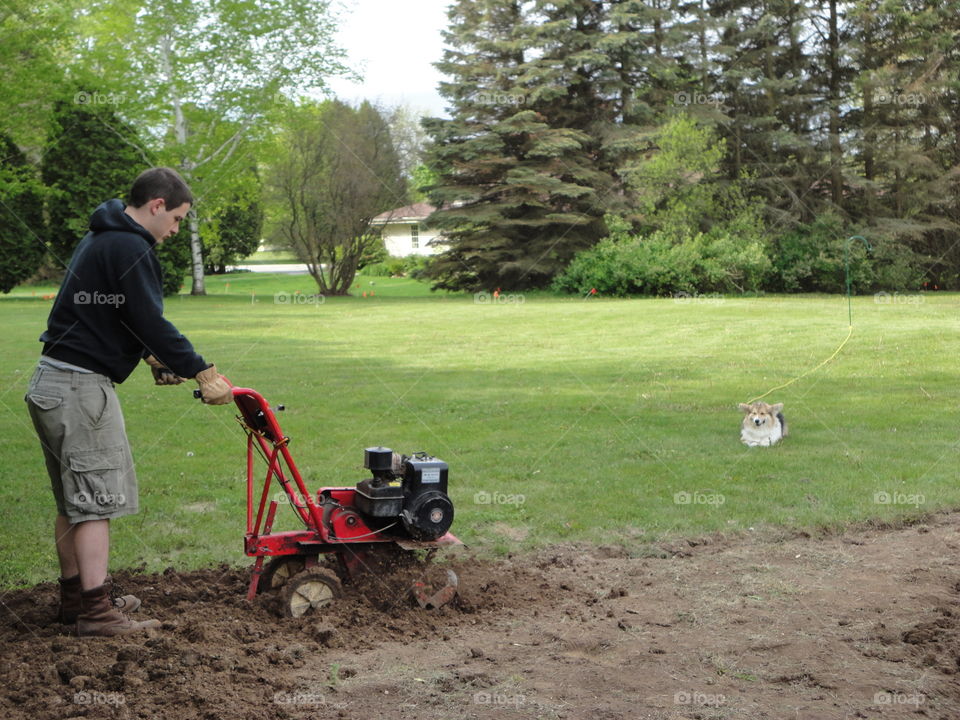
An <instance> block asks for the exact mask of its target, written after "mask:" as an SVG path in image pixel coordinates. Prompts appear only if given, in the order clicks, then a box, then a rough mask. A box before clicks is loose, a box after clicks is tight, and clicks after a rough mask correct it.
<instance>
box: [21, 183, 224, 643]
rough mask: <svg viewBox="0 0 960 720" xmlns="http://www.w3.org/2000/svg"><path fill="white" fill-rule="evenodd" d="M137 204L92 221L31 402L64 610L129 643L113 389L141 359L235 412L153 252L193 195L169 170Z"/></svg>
mask: <svg viewBox="0 0 960 720" xmlns="http://www.w3.org/2000/svg"><path fill="white" fill-rule="evenodd" d="M129 200H130V202H129V204H128V205H126V206H124V204H123V203H122V202H121V201H120V200H109V201H108V202H105V203H103V204H102V205H101V206H100V207H98V208H97V209H96V211H95V212H94V213H93V216H92V217H91V219H90V232H88V233H87V234H86V236H85V237H84V238H83V240H81V241H80V244H79V245H78V246H77V249H76V251H75V252H74V254H73V258H72V259H71V261H70V266H69V268H68V269H67V274H66V277H65V278H64V280H63V284H62V285H61V287H60V292H59V293H58V294H57V299H56V301H55V302H54V304H53V309H52V310H51V311H50V316H49V318H48V319H47V330H46V332H44V333H43V335H41V336H40V341H41V342H42V343H43V351H42V354H41V357H40V362H39V363H38V365H37V369H36V371H35V372H34V374H33V377H32V379H31V380H30V385H29V387H28V389H27V394H26V396H25V398H24V399H25V400H26V402H27V406H28V408H29V411H30V416H31V418H32V419H33V423H34V427H35V428H36V430H37V435H38V436H39V438H40V444H41V446H42V447H43V454H44V459H45V460H46V465H47V472H48V474H49V475H50V480H51V483H52V485H53V495H54V498H55V499H56V504H57V519H56V524H55V531H56V534H55V538H56V546H57V556H58V558H59V561H60V574H61V577H60V611H59V614H58V618H59V620H60V622H62V623H64V624H66V625H72V624H73V623H76V632H77V634H78V635H101V636H113V635H125V634H128V633H132V632H136V631H139V630H143V629H146V628H154V627H158V626H159V624H160V623H159V622H157V621H156V620H145V621H139V622H136V621H133V620H131V619H130V618H128V617H127V616H126V614H125V612H124V611H126V612H132V611H133V610H136V609H137V607H139V605H140V601H139V600H138V599H137V598H135V597H133V596H131V595H127V596H124V597H122V598H118V599H116V600H114V599H111V594H110V590H111V584H110V581H109V578H108V576H107V565H108V560H109V556H110V520H111V519H113V518H117V517H122V516H124V515H129V514H131V513H135V512H137V510H138V495H137V478H136V475H135V473H134V468H133V458H132V456H131V454H130V446H129V444H128V442H127V435H126V430H125V428H124V422H123V415H122V413H121V410H120V404H119V401H118V399H117V395H116V392H115V391H114V383H122V382H123V381H124V380H126V379H127V377H128V376H129V375H130V374H131V373H132V372H133V370H134V368H135V367H136V365H137V363H138V362H139V361H140V360H141V359H143V360H145V361H146V362H147V363H148V364H149V365H150V366H151V369H152V372H153V375H154V379H155V382H156V383H157V384H158V385H168V384H177V383H180V382H182V378H195V379H196V380H197V382H198V383H199V385H200V392H201V394H202V398H203V401H204V402H206V403H209V404H212V405H222V404H225V403H228V402H230V401H231V400H232V399H233V398H232V392H231V390H230V385H229V383H228V382H227V381H226V379H225V378H224V377H223V376H222V375H220V374H219V373H218V372H217V369H216V367H214V366H213V365H211V364H209V363H207V362H204V360H203V358H202V357H200V356H199V355H198V354H197V353H196V352H194V350H193V346H192V345H191V344H190V342H189V341H188V340H187V339H186V338H185V337H184V336H183V335H181V334H180V332H179V331H178V330H177V329H176V328H175V327H174V326H173V325H172V324H171V323H170V322H169V321H167V320H166V319H165V318H164V317H163V293H162V284H161V274H160V265H159V263H158V262H157V258H156V255H155V254H154V251H155V247H156V246H157V245H159V244H160V243H162V242H163V241H164V240H165V239H166V238H167V237H169V236H171V235H173V234H175V233H176V232H177V230H178V229H179V227H180V223H181V222H182V221H183V219H184V217H185V216H186V214H187V212H188V211H189V210H190V206H191V205H192V204H193V196H192V195H191V194H190V189H189V188H188V187H187V184H186V183H185V182H184V180H183V178H181V177H180V175H178V174H177V172H176V171H174V170H171V169H170V168H153V169H151V170H147V171H145V172H144V173H142V174H141V175H140V176H139V177H138V178H137V179H136V180H135V181H134V183H133V187H132V188H131V190H130V198H129Z"/></svg>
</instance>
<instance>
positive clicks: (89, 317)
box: [40, 200, 209, 383]
mask: <svg viewBox="0 0 960 720" xmlns="http://www.w3.org/2000/svg"><path fill="white" fill-rule="evenodd" d="M155 244H156V240H155V239H154V237H153V236H152V235H151V234H150V233H149V231H147V230H146V229H145V228H144V227H143V226H142V225H140V223H138V222H137V221H136V220H134V219H133V218H132V217H130V216H129V215H127V214H126V213H125V212H124V204H123V202H121V201H120V200H108V201H107V202H105V203H103V205H101V206H100V207H98V208H97V209H96V211H94V213H93V216H92V217H91V218H90V232H88V233H87V234H86V235H85V236H84V238H83V240H81V241H80V244H79V245H77V249H76V250H75V251H74V253H73V258H72V259H71V260H70V267H69V268H68V269H67V274H66V277H64V279H63V284H62V285H61V286H60V292H59V293H58V294H57V299H56V301H55V302H54V304H53V309H52V310H51V311H50V317H49V318H47V331H46V332H45V333H43V335H41V336H40V342H42V343H43V354H44V355H47V356H49V357H52V358H55V359H57V360H62V361H64V362H67V363H71V364H73V365H78V366H79V367H82V368H86V369H87V370H92V371H94V372H97V373H100V374H102V375H106V376H107V377H109V378H110V379H111V380H113V381H114V382H117V383H121V382H123V381H124V380H126V379H127V377H129V375H130V373H132V372H133V369H134V368H135V367H136V366H137V363H138V362H140V360H141V359H142V358H145V357H147V356H148V355H153V356H154V357H156V358H157V359H158V360H160V362H162V363H163V364H164V365H166V366H167V367H168V368H170V369H171V370H173V372H175V373H176V374H177V375H179V376H181V377H185V378H192V377H194V376H195V375H196V374H197V373H198V372H200V371H201V370H204V369H206V368H207V367H208V366H209V363H206V362H204V360H203V358H202V357H200V356H199V355H197V353H196V352H194V350H193V346H192V345H191V344H190V341H189V340H187V339H186V338H185V337H184V336H183V335H181V334H180V332H179V331H178V330H177V329H176V328H175V327H174V326H173V325H172V324H171V323H170V322H169V321H168V320H166V319H164V317H163V284H162V279H161V273H160V263H159V262H157V257H156V255H155V253H154V245H155Z"/></svg>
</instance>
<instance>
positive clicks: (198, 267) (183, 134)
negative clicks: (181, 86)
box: [160, 35, 207, 295]
mask: <svg viewBox="0 0 960 720" xmlns="http://www.w3.org/2000/svg"><path fill="white" fill-rule="evenodd" d="M172 54H173V48H172V45H171V38H170V36H169V35H165V36H164V37H163V38H162V40H161V42H160V57H161V61H162V63H163V68H164V72H165V73H166V76H167V80H168V83H169V88H170V97H171V100H172V102H173V132H174V137H176V139H177V144H178V145H181V146H183V145H186V144H187V119H186V117H185V116H184V114H183V105H182V103H181V102H180V94H179V92H178V89H177V86H176V84H175V83H174V74H173V64H172V62H171V60H170V58H171V55H172ZM193 168H194V166H193V164H192V163H191V162H190V161H189V160H186V159H185V160H183V162H181V164H180V170H181V172H182V173H183V175H184V176H185V179H186V180H187V182H188V183H189V182H190V180H191V179H192V178H191V175H192V171H193ZM187 217H188V218H189V219H190V255H191V257H192V258H193V285H192V286H191V288H190V294H191V295H206V294H207V291H206V289H205V287H204V279H203V249H202V248H201V246H200V225H199V222H198V221H197V204H196V200H194V204H193V205H192V206H191V207H190V212H189V213H188V214H187Z"/></svg>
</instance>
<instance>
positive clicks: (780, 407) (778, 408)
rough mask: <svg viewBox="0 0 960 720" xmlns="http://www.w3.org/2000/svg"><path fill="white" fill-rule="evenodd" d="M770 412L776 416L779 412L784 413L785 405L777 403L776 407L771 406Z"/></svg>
mask: <svg viewBox="0 0 960 720" xmlns="http://www.w3.org/2000/svg"><path fill="white" fill-rule="evenodd" d="M770 412H772V413H774V414H776V413H778V412H783V403H777V404H776V405H771V406H770Z"/></svg>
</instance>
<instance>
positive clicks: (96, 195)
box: [41, 92, 151, 269]
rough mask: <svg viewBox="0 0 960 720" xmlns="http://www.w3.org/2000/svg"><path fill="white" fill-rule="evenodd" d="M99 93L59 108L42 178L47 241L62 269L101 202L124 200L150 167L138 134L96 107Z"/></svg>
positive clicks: (52, 123) (106, 106) (104, 106)
mask: <svg viewBox="0 0 960 720" xmlns="http://www.w3.org/2000/svg"><path fill="white" fill-rule="evenodd" d="M97 97H98V95H97V94H96V93H84V92H80V93H77V95H76V96H75V98H87V99H88V100H91V101H90V102H87V103H85V104H83V103H79V102H77V101H76V99H75V98H74V99H67V100H60V101H58V102H56V103H55V104H54V111H53V116H52V118H51V121H50V131H49V133H48V135H47V141H46V145H45V150H44V155H43V161H42V165H41V173H42V177H43V182H44V184H45V185H46V186H47V188H48V193H49V194H48V201H47V218H48V223H49V224H48V230H47V238H48V241H49V246H50V253H51V255H52V256H53V261H54V263H55V264H56V265H57V266H60V267H62V268H64V269H65V268H66V266H67V264H68V263H69V262H70V256H71V255H72V254H73V250H74V248H75V247H76V246H77V243H78V242H80V239H81V238H82V237H83V236H84V235H85V234H86V232H87V230H88V226H89V223H90V215H91V214H92V213H93V211H94V209H95V208H96V207H97V206H98V205H99V204H100V203H102V202H104V201H106V200H110V199H111V198H121V199H125V198H126V195H127V192H128V191H129V189H130V185H131V184H132V183H133V180H134V178H135V177H136V176H137V175H139V174H140V173H141V172H142V171H143V170H146V169H147V168H148V167H150V165H151V163H150V161H149V158H146V157H144V156H143V155H142V154H141V153H140V150H139V149H138V148H139V147H140V143H139V141H138V139H137V134H136V131H135V130H134V129H133V128H132V127H131V126H130V125H127V124H126V123H124V122H122V121H121V120H120V119H119V118H118V117H117V116H116V113H114V111H113V109H112V108H111V107H110V106H109V104H96V103H95V102H92V100H93V99H96V98H97Z"/></svg>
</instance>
